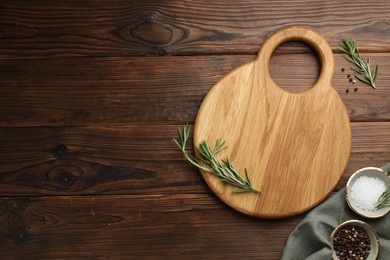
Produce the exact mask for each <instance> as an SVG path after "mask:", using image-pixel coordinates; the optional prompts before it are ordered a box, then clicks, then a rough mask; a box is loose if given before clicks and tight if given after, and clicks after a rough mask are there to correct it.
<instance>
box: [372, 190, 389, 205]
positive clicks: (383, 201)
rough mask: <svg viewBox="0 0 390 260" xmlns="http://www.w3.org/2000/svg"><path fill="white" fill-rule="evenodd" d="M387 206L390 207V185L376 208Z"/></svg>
mask: <svg viewBox="0 0 390 260" xmlns="http://www.w3.org/2000/svg"><path fill="white" fill-rule="evenodd" d="M385 207H390V186H389V187H387V189H386V190H385V191H384V192H383V193H382V195H381V196H380V197H379V199H378V201H377V203H376V205H375V208H376V209H381V208H385Z"/></svg>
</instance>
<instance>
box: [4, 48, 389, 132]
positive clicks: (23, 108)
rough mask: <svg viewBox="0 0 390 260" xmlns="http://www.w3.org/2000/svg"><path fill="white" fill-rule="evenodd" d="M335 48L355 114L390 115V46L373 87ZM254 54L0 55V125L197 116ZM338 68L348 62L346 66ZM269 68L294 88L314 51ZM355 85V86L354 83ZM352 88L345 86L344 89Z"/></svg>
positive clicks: (276, 60) (313, 74)
mask: <svg viewBox="0 0 390 260" xmlns="http://www.w3.org/2000/svg"><path fill="white" fill-rule="evenodd" d="M335 56H336V71H335V79H334V84H333V85H334V86H335V88H336V90H337V91H338V93H339V94H340V95H341V97H342V99H343V101H344V103H345V104H346V107H347V109H348V111H349V115H350V118H351V120H352V121H389V120H390V106H389V99H390V88H387V87H386V86H388V85H390V77H388V76H387V75H386V74H385V72H386V71H389V70H390V53H386V54H370V56H371V58H372V63H373V64H379V70H380V72H379V76H378V80H377V86H378V88H377V89H376V90H374V89H372V88H371V87H369V86H367V85H364V84H362V83H357V84H356V85H353V84H352V83H350V82H349V81H348V78H347V74H350V73H351V71H350V69H349V68H350V66H351V65H350V64H349V63H348V62H347V61H346V60H345V59H344V58H343V57H342V55H335ZM254 58H255V56H253V55H243V56H241V55H231V56H199V57H198V56H196V57H185V58H184V57H164V58H162V57H149V58H136V57H135V58H134V57H133V58H61V59H43V60H8V61H7V62H2V63H0V82H1V88H0V125H1V126H3V127H12V126H39V125H51V126H64V125H65V126H69V125H86V124H87V125H91V124H104V125H108V124H110V125H126V124H167V123H170V124H184V123H186V122H191V123H193V122H194V120H195V116H196V113H197V111H198V109H199V106H200V104H201V102H202V99H203V97H204V96H205V95H206V94H207V92H208V91H209V89H210V88H211V87H212V86H213V85H214V84H215V83H216V82H217V81H218V80H219V79H220V78H221V77H222V76H224V75H225V74H226V73H228V72H229V71H230V70H232V69H234V68H236V67H238V66H240V65H242V64H244V63H246V62H249V61H252V60H253V59H254ZM341 68H346V69H345V71H344V72H341ZM270 71H271V74H272V76H273V79H274V80H275V81H276V83H277V84H279V85H280V86H282V87H284V88H285V89H287V90H289V91H302V90H304V89H306V88H307V87H309V86H311V85H312V84H313V83H314V82H315V81H316V79H317V75H318V73H319V62H318V61H317V58H316V56H315V55H314V54H291V55H274V56H273V57H272V59H271V63H270ZM355 87H358V88H359V89H358V91H357V92H354V91H353V89H354V88H355ZM346 89H349V91H350V92H349V93H348V94H347V93H346V92H345V91H346Z"/></svg>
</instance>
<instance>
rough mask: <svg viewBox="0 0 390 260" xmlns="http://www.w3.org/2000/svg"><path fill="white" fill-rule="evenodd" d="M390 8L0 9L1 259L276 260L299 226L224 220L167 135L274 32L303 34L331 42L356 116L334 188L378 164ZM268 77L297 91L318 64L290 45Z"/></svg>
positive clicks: (384, 143)
mask: <svg viewBox="0 0 390 260" xmlns="http://www.w3.org/2000/svg"><path fill="white" fill-rule="evenodd" d="M389 11H390V6H389V4H388V1H387V0H379V1H375V2H370V3H369V2H367V1H364V0H357V1H354V2H353V3H349V2H348V3H347V2H345V1H341V0H331V1H320V0H314V1H307V0H296V1H257V0H245V1H244V0H238V1H230V0H228V1H224V0H215V1H206V0H193V1H178V0H164V1H161V0H151V1H136V0H113V1H102V0H87V1H78V0H69V1H62V2H59V1H56V2H53V1H46V0H37V1H28V0H12V1H11V0H2V1H0V61H1V62H0V242H1V246H0V259H77V258H83V259H129V258H131V259H145V258H149V259H161V258H166V259H172V258H173V259H194V258H196V259H220V258H234V259H237V258H253V259H271V260H273V259H280V256H281V253H282V250H283V247H284V243H285V241H286V239H287V237H288V235H289V234H290V233H291V231H292V230H293V228H294V227H295V226H296V224H297V223H298V222H299V221H300V220H301V218H302V217H303V216H302V215H300V216H296V217H292V218H288V219H283V220H280V221H275V220H261V219H256V218H252V217H248V216H246V215H244V214H241V213H239V212H237V211H235V210H234V209H231V208H230V207H228V206H227V205H225V204H224V203H223V202H221V201H220V200H219V199H218V198H217V196H215V195H214V194H213V193H212V192H211V191H210V189H209V188H208V186H207V185H206V183H205V182H204V180H203V178H202V176H201V174H200V173H199V171H198V170H197V169H195V168H194V167H192V166H191V165H189V164H188V163H187V162H186V161H185V160H184V159H183V157H182V155H181V153H180V151H179V150H178V149H177V148H176V147H175V145H174V143H173V142H172V140H171V138H172V137H173V136H176V135H177V134H176V128H177V126H179V125H183V124H184V123H186V122H190V123H191V124H193V123H194V121H195V117H196V113H197V111H198V109H199V106H200V104H201V102H202V100H203V98H204V96H205V95H206V94H207V92H208V91H209V90H210V88H211V87H212V86H213V85H214V84H215V83H216V82H217V81H218V80H219V79H220V78H221V77H223V76H224V75H225V74H226V73H227V72H229V71H230V70H232V69H233V68H235V67H237V66H239V65H242V64H245V63H247V62H250V61H253V60H254V58H255V54H256V52H257V51H258V49H259V48H260V46H261V45H262V44H263V42H264V41H265V39H266V38H267V37H268V36H269V35H270V34H271V33H272V32H274V31H276V30H277V29H279V28H282V27H284V26H289V25H303V26H310V27H312V28H313V29H315V30H316V31H318V32H319V33H320V34H321V35H322V36H323V37H324V38H325V39H326V40H327V41H328V42H329V43H330V46H331V48H332V51H333V52H334V53H335V61H336V70H335V79H334V81H333V85H334V86H335V89H336V90H337V92H338V93H339V94H340V95H341V97H342V99H343V101H344V103H345V104H346V107H347V110H348V112H349V116H350V118H351V120H352V121H353V122H352V131H353V132H352V134H353V137H352V138H353V141H352V154H351V158H350V161H349V164H348V167H347V170H346V173H345V174H344V175H343V176H342V179H341V181H340V182H339V184H338V185H337V187H336V189H335V191H337V190H339V189H340V188H342V187H343V186H344V185H345V183H346V181H347V179H348V177H349V176H350V175H351V174H352V173H353V172H354V171H356V170H357V169H359V168H362V167H366V166H381V165H383V164H385V163H387V162H388V161H389V158H390V150H389V147H390V139H389V129H390V125H389V124H390V106H389V97H390V88H388V87H387V86H389V85H390V77H389V76H388V73H387V71H390V57H389V55H390V45H389V43H390V30H389V18H390V16H389V14H390V12H389ZM344 36H346V37H352V38H353V39H356V40H357V41H358V46H359V47H360V50H361V52H362V54H363V56H364V57H371V59H372V63H374V64H379V69H380V72H379V78H378V81H377V85H378V89H377V90H375V91H374V90H373V89H371V88H370V87H368V86H365V85H363V84H360V83H358V84H355V85H353V84H352V83H349V82H348V78H347V74H351V71H350V70H349V68H350V67H351V65H350V64H349V63H348V62H346V61H345V60H344V58H343V57H342V55H341V54H340V53H339V52H338V51H337V49H336V48H337V43H338V42H339V41H340V40H341V38H342V37H344ZM341 68H345V71H344V72H341ZM270 70H271V75H272V78H273V79H274V80H275V82H276V83H277V84H278V85H280V86H282V87H283V88H284V89H286V90H288V91H292V92H299V91H303V90H305V88H307V87H308V86H310V85H312V84H313V83H314V82H315V80H316V79H317V76H318V73H319V71H320V66H319V61H318V60H317V58H316V56H315V55H313V51H312V50H311V49H309V48H308V47H307V46H305V45H303V44H299V43H296V42H291V43H286V44H285V45H282V46H281V47H280V48H278V49H277V50H276V51H275V53H274V55H273V56H272V58H271V62H270ZM355 87H358V91H357V92H354V91H353V90H354V88H355ZM347 89H348V90H349V93H348V94H347V93H346V90H347ZM189 149H192V146H191V145H190V146H189Z"/></svg>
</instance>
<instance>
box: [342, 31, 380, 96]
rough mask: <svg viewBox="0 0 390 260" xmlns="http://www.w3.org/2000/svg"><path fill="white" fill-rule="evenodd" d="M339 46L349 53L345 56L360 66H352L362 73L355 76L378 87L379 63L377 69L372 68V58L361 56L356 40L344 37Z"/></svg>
mask: <svg viewBox="0 0 390 260" xmlns="http://www.w3.org/2000/svg"><path fill="white" fill-rule="evenodd" d="M339 46H340V47H341V49H339V50H341V51H342V52H344V53H346V54H347V55H346V56H345V58H346V59H347V60H348V61H350V62H352V63H354V64H355V65H356V66H357V67H358V68H352V70H354V71H355V72H356V73H358V74H359V75H360V76H358V75H355V77H356V78H357V79H358V80H360V81H361V82H364V83H366V84H368V85H370V86H372V87H373V88H376V87H375V81H376V77H377V75H378V65H376V66H375V69H371V68H370V66H371V64H370V58H368V59H367V60H365V59H364V58H363V57H361V56H360V54H359V51H358V49H357V47H356V41H354V40H352V39H347V38H343V41H342V42H340V43H339Z"/></svg>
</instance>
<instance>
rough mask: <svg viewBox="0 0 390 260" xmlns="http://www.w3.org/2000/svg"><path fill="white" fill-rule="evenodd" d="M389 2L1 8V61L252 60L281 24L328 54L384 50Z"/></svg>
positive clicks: (157, 2) (20, 4)
mask: <svg viewBox="0 0 390 260" xmlns="http://www.w3.org/2000/svg"><path fill="white" fill-rule="evenodd" d="M389 14H390V6H389V4H388V1H387V0H380V1H375V2H367V1H364V0H357V1H354V2H353V5H351V4H350V3H348V2H345V1H342V0H332V1H326V2H324V1H322V0H315V1H311V2H310V3H308V2H307V1H304V0H299V1H283V2H280V1H271V0H269V1H257V0H249V1H248V0H245V1H244V0H239V1H224V0H216V1H213V2H212V3H210V2H209V1H207V0H197V1H187V2H182V1H179V0H170V1H161V0H153V1H141V2H140V1H136V0H132V1H127V0H115V1H109V2H107V1H102V0H95V1H77V0H71V1H66V2H63V3H61V4H59V3H56V4H47V1H34V3H30V1H27V0H18V1H13V0H3V1H1V3H0V35H1V38H0V46H1V48H0V58H23V57H30V58H39V57H59V56H134V55H194V54H202V55H203V54H227V53H246V54H248V53H250V54H255V53H256V52H257V50H258V49H259V46H260V45H261V44H262V43H263V42H264V40H265V39H266V37H267V36H268V35H269V34H270V33H272V32H273V31H275V30H277V29H280V28H282V27H285V26H291V25H301V26H311V27H312V28H314V29H316V30H317V31H318V32H319V33H320V34H322V35H323V36H324V37H325V38H326V39H327V41H329V43H330V45H331V46H332V48H333V49H335V48H336V47H337V43H338V42H339V41H340V39H341V38H342V37H351V36H353V38H354V39H356V40H358V41H359V43H360V45H361V46H362V50H364V51H375V52H379V51H380V52H388V51H389V50H390V47H389V43H390V30H389V18H390V16H389Z"/></svg>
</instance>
